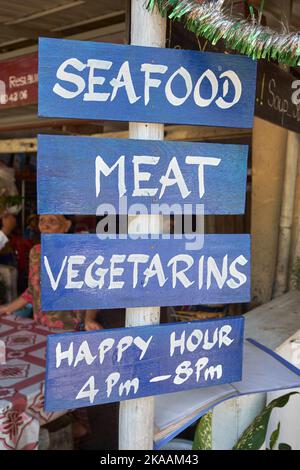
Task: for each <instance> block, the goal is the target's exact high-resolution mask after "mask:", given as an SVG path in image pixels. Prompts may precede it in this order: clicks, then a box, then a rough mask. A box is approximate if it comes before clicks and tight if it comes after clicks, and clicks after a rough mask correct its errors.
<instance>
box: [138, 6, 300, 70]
mask: <svg viewBox="0 0 300 470" xmlns="http://www.w3.org/2000/svg"><path fill="white" fill-rule="evenodd" d="M146 3H147V8H148V9H149V10H150V11H152V10H153V8H155V7H157V8H158V10H159V11H160V13H161V14H162V15H168V17H169V18H170V19H172V20H183V21H184V22H185V25H186V27H187V29H189V30H190V31H192V32H193V33H195V34H196V35H197V36H202V37H204V38H205V39H207V40H208V41H210V42H211V43H212V44H214V45H215V44H217V42H218V41H220V40H221V39H223V40H224V41H225V45H226V48H228V49H232V50H234V51H236V52H238V53H240V54H246V55H248V56H250V57H252V58H253V59H268V60H270V59H273V60H276V61H278V62H279V63H281V64H285V65H288V66H295V65H300V35H299V34H298V33H285V34H280V33H277V32H276V31H274V30H272V29H270V28H269V27H266V26H262V25H261V24H259V22H255V21H254V22H253V21H252V22H249V21H248V20H246V19H241V18H238V17H234V16H232V15H230V12H229V11H228V10H227V9H226V8H225V5H224V4H225V1H224V0H214V1H213V0H147V2H146Z"/></svg>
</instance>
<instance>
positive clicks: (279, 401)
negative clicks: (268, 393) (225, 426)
mask: <svg viewBox="0 0 300 470" xmlns="http://www.w3.org/2000/svg"><path fill="white" fill-rule="evenodd" d="M295 393H299V392H291V393H287V394H286V395H283V396H281V397H278V398H276V399H275V400H273V401H271V403H269V404H268V405H267V406H266V407H265V408H264V409H263V411H262V412H261V413H260V415H258V416H257V417H256V418H255V419H254V421H253V422H252V423H251V424H250V426H248V428H247V429H246V430H245V431H244V432H243V434H242V436H241V437H240V439H239V440H238V442H237V443H236V445H235V446H234V447H233V450H259V449H260V448H261V446H262V445H263V443H264V441H265V438H266V434H267V428H268V423H269V419H270V415H271V413H272V410H273V408H283V407H284V406H285V405H286V404H287V402H288V401H289V398H290V396H291V395H294V394H295Z"/></svg>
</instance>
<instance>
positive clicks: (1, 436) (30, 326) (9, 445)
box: [0, 316, 62, 450]
mask: <svg viewBox="0 0 300 470" xmlns="http://www.w3.org/2000/svg"><path fill="white" fill-rule="evenodd" d="M55 332H56V333H57V332H58V330H56V331H55ZM50 333H53V331H51V330H49V329H48V328H45V327H43V326H40V325H37V324H36V323H35V322H34V321H33V320H30V319H28V318H20V317H15V316H5V317H3V316H0V450H13V449H16V450H21V449H22V450H34V449H37V447H38V438H39V430H40V426H41V425H42V424H45V423H47V422H50V421H53V419H56V418H57V417H58V416H60V415H61V414H62V413H46V412H45V411H44V408H43V405H44V378H45V377H44V376H45V366H46V359H45V354H46V338H47V335H48V334H50Z"/></svg>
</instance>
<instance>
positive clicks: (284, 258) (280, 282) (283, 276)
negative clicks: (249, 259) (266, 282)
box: [274, 131, 299, 297]
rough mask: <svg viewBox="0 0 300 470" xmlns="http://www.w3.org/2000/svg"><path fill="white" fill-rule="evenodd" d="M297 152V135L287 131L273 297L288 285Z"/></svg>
mask: <svg viewBox="0 0 300 470" xmlns="http://www.w3.org/2000/svg"><path fill="white" fill-rule="evenodd" d="M298 154H299V136H298V134H296V133H295V132H291V131H289V132H288V140H287V147H286V166H285V175H284V183H283V195H282V206H281V215H280V222H279V246H278V258H277V270H276V281H275V290H274V297H278V296H280V295H282V294H284V292H285V291H286V289H287V287H288V268H289V256H290V246H291V230H292V224H293V215H294V201H295V192H296V179H297V165H298Z"/></svg>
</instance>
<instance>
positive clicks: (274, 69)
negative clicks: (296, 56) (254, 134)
mask: <svg viewBox="0 0 300 470" xmlns="http://www.w3.org/2000/svg"><path fill="white" fill-rule="evenodd" d="M257 72H258V73H257V89H256V105H255V115H256V116H259V117H260V118H262V119H265V120H266V121H269V122H272V123H274V124H277V125H278V126H281V127H284V128H285V129H289V130H291V131H294V132H298V133H300V99H299V98H300V91H299V89H300V81H299V80H297V78H296V76H294V75H292V74H291V73H290V72H286V71H285V70H282V69H280V67H279V65H277V64H272V63H271V62H264V61H259V66H258V70H257Z"/></svg>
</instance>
